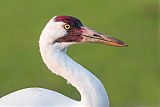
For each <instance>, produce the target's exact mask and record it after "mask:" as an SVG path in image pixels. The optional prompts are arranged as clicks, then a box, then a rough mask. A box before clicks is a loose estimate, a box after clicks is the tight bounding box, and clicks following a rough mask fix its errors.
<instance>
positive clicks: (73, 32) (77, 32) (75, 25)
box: [54, 16, 83, 42]
mask: <svg viewBox="0 0 160 107" xmlns="http://www.w3.org/2000/svg"><path fill="white" fill-rule="evenodd" d="M54 21H55V22H63V23H66V24H69V25H70V26H71V29H69V30H67V34H66V35H64V36H63V37H61V38H58V39H57V40H56V41H55V42H80V41H81V40H82V39H83V37H82V26H83V24H82V23H81V21H80V20H79V19H77V18H75V17H72V16H57V17H55V18H54Z"/></svg>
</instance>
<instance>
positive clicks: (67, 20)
mask: <svg viewBox="0 0 160 107" xmlns="http://www.w3.org/2000/svg"><path fill="white" fill-rule="evenodd" d="M54 21H55V22H64V23H67V24H69V25H71V27H72V28H80V27H81V26H83V24H82V23H81V21H80V20H79V19H77V18H75V17H72V16H57V17H55V19H54Z"/></svg>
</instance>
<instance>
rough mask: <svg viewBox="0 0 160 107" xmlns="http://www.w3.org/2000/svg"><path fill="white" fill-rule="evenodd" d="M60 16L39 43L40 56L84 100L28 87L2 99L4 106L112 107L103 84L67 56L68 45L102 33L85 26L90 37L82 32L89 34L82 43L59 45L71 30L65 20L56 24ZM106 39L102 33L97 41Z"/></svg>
mask: <svg viewBox="0 0 160 107" xmlns="http://www.w3.org/2000/svg"><path fill="white" fill-rule="evenodd" d="M57 17H70V16H57ZM57 17H53V18H52V19H51V20H50V21H49V22H48V24H47V25H46V27H45V28H44V30H43V31H42V34H41V36H40V41H39V46H40V53H41V56H42V59H43V61H44V62H45V64H46V65H47V67H48V68H49V69H50V70H51V71H52V72H53V73H55V74H57V75H59V76H61V77H63V78H64V79H66V80H67V81H69V83H71V85H72V86H74V87H75V88H76V89H77V90H78V91H79V92H80V95H81V100H80V101H76V100H73V99H71V98H68V97H66V96H64V95H62V94H60V93H57V92H54V91H51V90H48V89H43V88H27V89H22V90H19V91H16V92H13V93H11V94H8V95H6V96H4V97H2V98H0V107H22V106H23V107H25V106H26V107H109V100H108V96H107V93H106V91H105V88H104V86H103V85H102V83H101V81H100V80H99V79H97V78H96V77H95V76H94V75H93V74H92V73H90V72H89V71H88V70H87V69H85V68H84V67H82V66H81V65H80V64H78V63H76V62H75V61H74V60H72V59H71V58H70V57H69V56H68V55H67V54H66V51H67V47H68V46H70V45H72V44H76V43H82V42H85V41H87V42H88V41H89V38H88V36H93V34H92V33H95V34H96V35H98V34H99V33H97V32H95V31H93V30H90V29H87V28H86V27H84V26H81V28H83V30H84V28H85V29H86V31H87V30H88V31H90V32H89V33H90V34H89V33H88V32H86V31H85V32H84V31H83V30H82V29H81V30H82V33H83V35H81V36H84V34H85V35H87V37H86V36H85V37H83V38H82V40H81V41H78V42H77V40H76V41H71V40H70V42H64V41H63V42H55V41H56V40H57V39H59V38H63V37H65V36H66V37H67V36H68V35H67V33H68V31H67V30H66V29H64V25H65V24H66V23H65V21H56V20H55V18H57ZM70 18H73V17H70ZM64 19H65V18H64ZM59 20H60V19H59ZM65 20H69V19H65ZM70 20H72V19H70ZM87 33H88V34H87ZM94 36H95V35H94ZM102 36H103V35H102V34H99V36H97V37H96V38H95V39H96V42H97V38H98V37H102ZM90 39H91V40H90V41H91V42H94V41H93V38H90ZM114 39H115V38H114ZM67 40H68V39H67ZM110 40H112V39H110ZM99 41H100V40H99ZM101 42H102V40H101ZM107 42H108V41H107ZM103 43H104V41H103ZM113 43H117V44H119V46H120V45H121V46H122V42H121V43H119V42H117V41H115V40H113ZM107 44H109V43H107ZM110 45H112V44H111V43H110ZM123 46H125V44H123Z"/></svg>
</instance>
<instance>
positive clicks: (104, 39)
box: [81, 27, 128, 47]
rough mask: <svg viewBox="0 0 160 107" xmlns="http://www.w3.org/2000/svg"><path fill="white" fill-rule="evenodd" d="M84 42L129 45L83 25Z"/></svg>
mask: <svg viewBox="0 0 160 107" xmlns="http://www.w3.org/2000/svg"><path fill="white" fill-rule="evenodd" d="M81 29H82V36H83V41H82V42H95V43H102V44H106V45H110V46H116V47H127V46H128V45H127V44H126V43H124V42H122V41H121V40H119V39H116V38H114V37H110V36H104V35H103V34H101V33H99V32H96V31H94V30H91V29H89V28H88V27H82V28H81Z"/></svg>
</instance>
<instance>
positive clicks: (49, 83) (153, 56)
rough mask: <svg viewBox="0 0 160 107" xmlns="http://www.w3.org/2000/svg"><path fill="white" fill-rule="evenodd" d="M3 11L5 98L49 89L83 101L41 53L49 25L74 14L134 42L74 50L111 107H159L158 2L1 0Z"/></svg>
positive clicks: (0, 90) (0, 87)
mask: <svg viewBox="0 0 160 107" xmlns="http://www.w3.org/2000/svg"><path fill="white" fill-rule="evenodd" d="M0 13H1V15H0V50H1V52H0V96H3V95H6V94H8V93H10V92H13V91H16V90H19V89H22V88H26V87H43V88H48V89H52V90H55V91H58V92H60V93H63V94H65V95H67V96H69V97H71V98H74V99H80V95H79V94H78V92H77V91H76V90H75V89H74V88H73V87H71V86H70V85H67V84H66V81H65V80H64V79H62V78H60V77H57V76H55V75H53V74H52V73H51V72H50V71H49V70H48V69H47V68H46V66H45V65H44V63H43V62H42V59H41V57H40V54H39V49H38V39H39V35H40V33H41V31H42V29H43V27H44V25H45V24H46V22H47V21H48V20H49V19H50V18H51V17H52V16H54V15H72V16H76V17H78V18H79V19H81V21H82V22H83V23H84V24H85V25H87V26H89V27H91V28H92V29H96V30H98V31H100V32H103V33H105V34H110V35H112V36H114V37H117V38H119V39H121V40H123V41H125V42H127V43H128V44H129V47H128V48H115V47H109V46H103V45H97V44H83V45H76V46H72V47H71V48H70V49H69V51H68V53H69V55H70V56H71V57H72V58H73V59H75V60H76V61H78V62H79V63H80V64H82V65H84V66H85V67H86V68H87V69H89V70H90V71H92V73H94V74H95V75H96V76H97V77H98V78H99V79H100V80H101V81H102V82H103V84H104V86H105V88H106V90H107V92H108V94H109V98H110V103H111V107H120V106H123V107H139V106H150V107H154V106H155V107H156V106H158V91H159V90H158V89H159V84H158V82H159V81H158V78H159V77H158V74H159V73H158V72H159V71H158V1H156V0H145V1H142V0H141V1H140V0H123V1H122V0H119V1H118V0H116V1H114V0H92V1H89V0H88V1H87V0H79V1H76V0H66V1H64V0H57V1H56V0H44V1H38V0H12V1H11V0H0Z"/></svg>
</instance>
